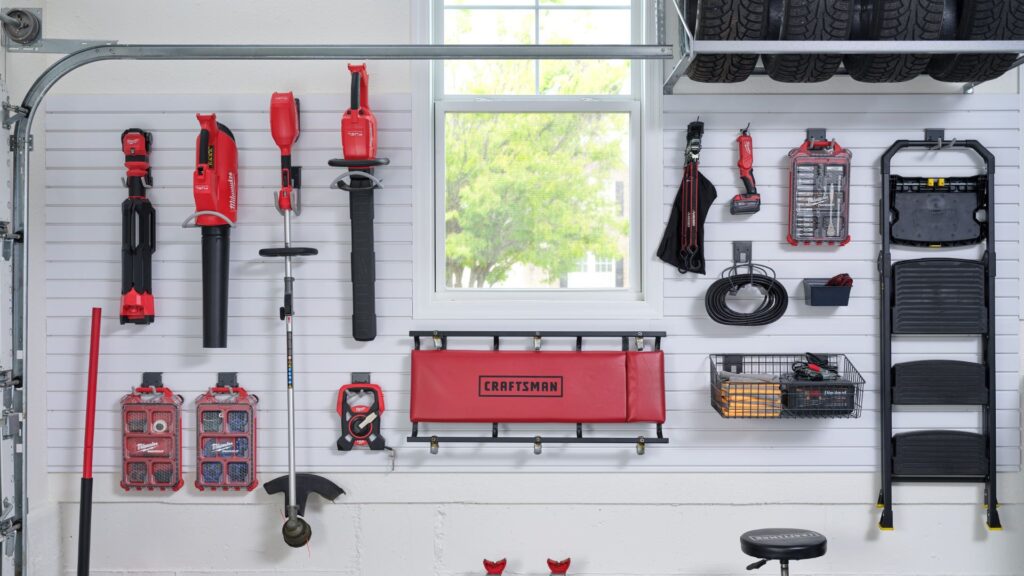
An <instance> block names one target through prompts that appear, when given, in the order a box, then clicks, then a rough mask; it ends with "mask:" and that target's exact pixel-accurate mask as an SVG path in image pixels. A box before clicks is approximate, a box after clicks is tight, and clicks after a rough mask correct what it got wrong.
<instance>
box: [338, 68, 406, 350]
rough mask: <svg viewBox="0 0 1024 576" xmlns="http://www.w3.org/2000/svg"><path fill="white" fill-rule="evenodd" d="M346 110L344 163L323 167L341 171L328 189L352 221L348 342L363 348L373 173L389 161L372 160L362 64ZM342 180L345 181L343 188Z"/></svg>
mask: <svg viewBox="0 0 1024 576" xmlns="http://www.w3.org/2000/svg"><path fill="white" fill-rule="evenodd" d="M348 69H349V72H351V73H352V94H351V105H350V107H349V109H348V110H347V111H346V112H345V115H344V116H342V118H341V144H342V152H343V153H344V155H345V157H344V158H335V159H333V160H330V161H328V165H330V166H334V167H337V168H346V169H348V171H347V172H345V173H344V174H342V175H341V176H338V177H337V178H335V180H334V183H333V184H332V185H331V187H332V188H336V189H339V190H344V191H346V192H348V193H349V214H350V218H351V220H352V337H353V338H355V339H356V340H358V341H360V342H368V341H370V340H373V339H374V338H376V337H377V312H376V304H375V302H374V300H375V287H374V284H375V282H376V270H375V268H376V262H375V256H374V252H373V191H374V190H377V189H379V188H381V180H380V178H377V177H376V176H374V174H373V171H374V168H376V167H378V166H387V165H388V164H389V163H390V162H391V161H390V160H388V159H387V158H378V157H377V118H376V117H375V116H374V115H373V111H372V110H371V109H370V76H369V74H368V73H367V71H366V65H365V64H359V65H355V64H349V65H348ZM346 179H347V180H348V181H347V182H346Z"/></svg>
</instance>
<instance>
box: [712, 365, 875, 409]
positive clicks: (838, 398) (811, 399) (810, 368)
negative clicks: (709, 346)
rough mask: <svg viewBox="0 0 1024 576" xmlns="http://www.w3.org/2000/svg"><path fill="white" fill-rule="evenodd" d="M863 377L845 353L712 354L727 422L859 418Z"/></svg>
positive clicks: (716, 395) (718, 401) (715, 400)
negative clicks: (728, 420) (731, 419)
mask: <svg viewBox="0 0 1024 576" xmlns="http://www.w3.org/2000/svg"><path fill="white" fill-rule="evenodd" d="M863 398H864V378H863V377H861V375H860V372H858V371H857V369H856V368H855V367H854V366H853V363H851V362H850V360H849V359H848V358H847V357H846V355H845V354H810V353H808V354H712V355H711V406H712V407H713V408H714V409H715V410H716V411H717V412H718V413H719V414H721V415H722V417H723V418H859V417H860V412H861V403H862V401H863Z"/></svg>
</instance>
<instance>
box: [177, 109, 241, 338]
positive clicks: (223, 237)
mask: <svg viewBox="0 0 1024 576" xmlns="http://www.w3.org/2000/svg"><path fill="white" fill-rule="evenodd" d="M196 118H198V119H199V127H200V131H199V137H198V138H197V139H196V170H195V173H193V175H192V193H193V195H194V196H195V200H196V211H195V212H193V213H192V215H191V216H189V217H188V218H186V219H185V222H184V223H183V224H182V227H184V228H195V227H199V228H202V229H203V348H227V345H228V269H229V267H230V265H231V228H232V226H234V225H235V222H236V221H237V220H238V148H237V147H236V146H235V136H234V134H232V133H231V130H229V129H228V127H227V126H225V125H223V124H221V123H220V122H217V115H216V114H196Z"/></svg>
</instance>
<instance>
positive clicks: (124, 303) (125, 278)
mask: <svg viewBox="0 0 1024 576" xmlns="http://www.w3.org/2000/svg"><path fill="white" fill-rule="evenodd" d="M152 145H153V135H152V134H150V133H149V132H146V131H145V130H140V129H138V128H129V129H128V130H125V131H124V132H123V133H122V134H121V149H122V150H123V151H124V167H125V168H126V169H127V170H128V174H127V177H126V178H125V180H124V185H125V186H126V187H127V188H128V198H127V199H126V200H125V201H124V202H122V203H121V324H152V323H153V319H154V318H155V317H156V309H155V306H154V303H153V252H155V251H156V210H154V209H153V205H152V204H151V203H150V202H149V198H147V197H146V188H149V187H151V186H152V185H153V174H152V171H151V170H150V167H149V151H150V148H151V147H152Z"/></svg>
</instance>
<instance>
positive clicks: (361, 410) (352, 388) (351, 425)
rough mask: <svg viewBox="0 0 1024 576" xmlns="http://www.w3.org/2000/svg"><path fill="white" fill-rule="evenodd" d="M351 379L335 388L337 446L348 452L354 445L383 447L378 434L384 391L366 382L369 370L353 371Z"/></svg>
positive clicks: (379, 433) (383, 444)
mask: <svg viewBox="0 0 1024 576" xmlns="http://www.w3.org/2000/svg"><path fill="white" fill-rule="evenodd" d="M353 380H355V383H353V384H346V385H344V386H342V387H341V389H340V390H339V391H338V415H340V416H341V437H340V438H338V450H341V451H342V452H348V451H349V450H352V448H354V447H356V446H365V447H367V448H369V449H370V450H384V449H386V448H387V442H385V441H384V436H383V435H382V434H381V416H383V415H384V392H383V391H382V390H381V389H380V386H378V385H376V384H370V376H369V374H365V373H357V374H356V375H355V376H354V377H353Z"/></svg>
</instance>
